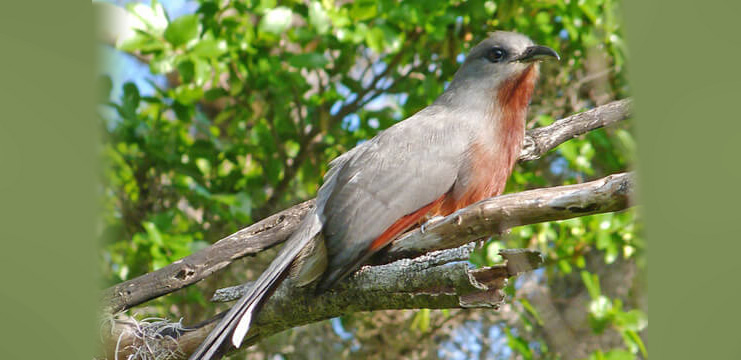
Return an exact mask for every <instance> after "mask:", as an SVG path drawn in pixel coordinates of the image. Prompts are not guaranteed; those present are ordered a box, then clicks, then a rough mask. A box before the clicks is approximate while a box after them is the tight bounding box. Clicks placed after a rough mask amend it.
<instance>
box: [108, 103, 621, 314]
mask: <svg viewBox="0 0 741 360" xmlns="http://www.w3.org/2000/svg"><path fill="white" fill-rule="evenodd" d="M630 105H631V101H630V100H627V99H626V100H619V101H615V102H612V103H609V104H606V105H603V106H600V107H598V108H595V109H592V110H590V111H586V112H583V113H581V114H577V115H572V116H569V117H566V118H564V119H561V120H558V121H556V122H554V123H553V124H551V125H549V126H546V127H543V128H537V129H533V130H530V131H528V132H527V135H526V137H525V149H523V151H522V153H521V154H520V161H528V160H532V159H537V158H538V157H540V156H542V155H543V154H545V153H546V152H548V151H549V150H551V149H553V148H555V147H556V146H558V145H559V144H561V143H562V142H564V141H567V140H569V139H570V138H572V137H573V136H576V135H579V134H583V133H586V132H588V131H589V130H593V129H595V128H597V127H599V126H604V125H608V124H611V123H613V122H616V121H619V120H622V119H625V118H627V117H628V116H629V114H630V109H631V106H630ZM549 134H552V135H549ZM551 136H552V137H553V138H551ZM572 186H578V185H572ZM552 189H555V190H554V191H558V188H551V189H543V190H540V191H549V190H552ZM536 191H538V190H536ZM516 195H517V194H512V195H505V196H516ZM487 201H488V200H487ZM312 206H314V200H313V199H312V200H308V201H305V202H303V203H301V204H299V205H296V206H294V207H292V208H289V209H287V210H284V211H282V212H280V213H277V214H275V215H273V216H270V217H268V218H266V219H264V220H262V221H260V222H258V223H255V224H253V225H251V226H249V227H247V228H245V229H242V230H240V231H238V232H236V233H234V234H232V235H229V236H227V237H225V238H224V239H221V240H219V241H218V242H216V243H215V244H213V245H211V246H209V247H208V248H206V249H203V250H201V251H199V252H196V253H194V254H192V255H190V256H187V257H185V258H183V259H181V260H179V261H176V262H174V263H173V264H170V265H168V266H166V267H164V268H162V269H159V270H157V271H154V272H151V273H148V274H145V275H142V276H140V277H137V278H135V279H132V280H128V281H125V282H123V283H120V284H118V285H115V286H113V287H111V288H108V289H106V290H105V291H104V292H103V304H106V305H105V310H106V311H107V312H109V313H117V312H121V311H124V310H126V309H129V308H131V307H133V306H136V305H139V304H141V303H143V302H145V301H148V300H150V299H154V298H157V297H160V296H162V295H165V294H168V293H170V292H173V291H175V290H178V289H181V288H183V287H185V286H188V285H192V284H194V283H196V282H198V281H200V280H202V279H204V278H205V277H207V276H209V275H211V274H213V273H214V272H216V271H218V270H221V269H223V268H224V267H226V266H228V265H229V264H230V263H231V262H233V261H235V260H237V259H239V258H242V257H244V256H248V255H254V254H256V253H259V252H260V251H262V250H264V249H266V248H269V247H271V246H274V245H276V244H278V243H280V242H282V241H284V240H285V239H286V238H287V237H288V236H289V235H290V234H291V233H293V231H294V230H295V229H296V227H297V226H298V224H299V222H300V221H301V219H302V218H303V216H304V215H305V214H306V212H308V211H309V209H310V208H311V207H312ZM565 214H568V212H566V213H565ZM571 215H573V214H571ZM581 215H586V214H581ZM570 217H573V216H570ZM489 234H491V233H489Z"/></svg>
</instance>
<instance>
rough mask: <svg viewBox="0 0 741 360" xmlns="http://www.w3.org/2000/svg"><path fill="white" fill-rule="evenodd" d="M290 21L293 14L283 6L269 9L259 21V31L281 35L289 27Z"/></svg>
mask: <svg viewBox="0 0 741 360" xmlns="http://www.w3.org/2000/svg"><path fill="white" fill-rule="evenodd" d="M292 19H293V12H292V11H291V9H289V8H287V7H285V6H279V7H277V8H275V9H270V10H268V11H267V12H266V13H265V16H263V18H262V20H260V31H264V32H268V33H272V34H276V35H278V34H281V33H283V32H284V31H286V29H288V27H289V26H290V25H291V20H292Z"/></svg>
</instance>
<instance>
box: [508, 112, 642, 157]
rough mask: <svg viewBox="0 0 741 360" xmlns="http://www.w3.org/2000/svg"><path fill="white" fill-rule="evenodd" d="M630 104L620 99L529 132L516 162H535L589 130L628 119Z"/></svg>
mask: <svg viewBox="0 0 741 360" xmlns="http://www.w3.org/2000/svg"><path fill="white" fill-rule="evenodd" d="M632 109H633V101H632V100H631V99H623V100H617V101H613V102H611V103H608V104H605V105H602V106H599V107H596V108H594V109H591V110H587V111H585V112H583V113H579V114H575V115H571V116H569V117H566V118H563V119H561V120H558V121H555V122H554V123H553V124H550V125H548V126H543V127H540V128H535V129H532V130H529V131H528V132H527V134H526V136H525V140H524V141H523V144H522V151H521V152H520V159H519V160H520V161H529V160H535V159H538V158H540V157H541V156H543V155H544V154H545V153H547V152H548V151H550V150H551V149H553V148H555V147H556V146H558V145H560V144H562V143H564V142H566V141H567V140H570V139H572V138H575V137H577V136H579V135H582V134H585V133H587V132H590V131H592V130H595V129H598V128H601V127H603V126H607V125H610V124H613V123H616V122H618V121H621V120H625V119H627V118H629V117H630V116H631V114H632Z"/></svg>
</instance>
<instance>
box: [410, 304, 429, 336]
mask: <svg viewBox="0 0 741 360" xmlns="http://www.w3.org/2000/svg"><path fill="white" fill-rule="evenodd" d="M412 328H417V329H419V331H421V332H423V333H425V332H427V331H428V330H429V329H430V309H419V311H417V313H416V314H414V320H413V321H412Z"/></svg>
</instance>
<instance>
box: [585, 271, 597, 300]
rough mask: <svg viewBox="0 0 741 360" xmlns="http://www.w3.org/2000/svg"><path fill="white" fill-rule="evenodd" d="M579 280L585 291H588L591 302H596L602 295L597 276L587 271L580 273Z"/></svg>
mask: <svg viewBox="0 0 741 360" xmlns="http://www.w3.org/2000/svg"><path fill="white" fill-rule="evenodd" d="M581 279H582V281H584V286H585V287H586V288H587V291H589V296H590V297H591V298H592V300H596V299H597V298H599V297H600V296H601V295H602V291H601V290H600V287H599V277H598V276H597V274H590V273H589V272H588V271H586V270H583V271H582V272H581Z"/></svg>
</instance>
